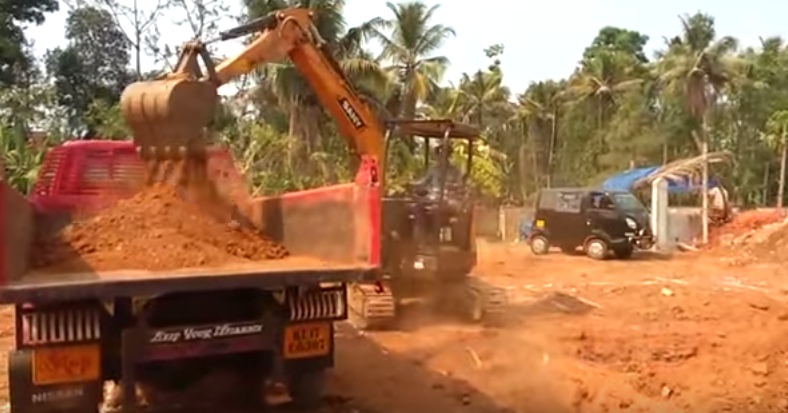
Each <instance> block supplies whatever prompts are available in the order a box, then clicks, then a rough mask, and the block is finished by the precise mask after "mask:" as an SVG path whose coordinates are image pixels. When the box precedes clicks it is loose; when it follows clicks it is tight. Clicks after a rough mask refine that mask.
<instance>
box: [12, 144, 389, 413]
mask: <svg viewBox="0 0 788 413" xmlns="http://www.w3.org/2000/svg"><path fill="white" fill-rule="evenodd" d="M211 153H212V157H211V160H210V161H209V166H211V165H212V166H216V167H217V168H219V166H220V164H225V165H226V166H227V167H228V168H232V160H231V159H230V158H229V153H226V152H222V151H220V152H216V153H214V152H211ZM88 155H90V156H88ZM121 155H122V156H121ZM213 155H216V156H213ZM225 158H227V159H225ZM222 159H224V160H225V161H227V162H219V161H220V160H222ZM141 166H142V165H141V161H139V160H138V158H136V156H135V152H134V147H133V146H132V145H131V143H130V142H99V141H80V142H75V143H74V144H66V145H62V146H59V147H57V148H54V149H51V150H50V152H49V154H48V155H47V157H46V158H45V161H44V164H43V166H42V170H41V172H40V174H39V180H38V182H37V183H36V185H35V188H34V191H33V193H31V194H30V195H29V196H28V197H24V196H22V195H21V194H19V193H17V192H16V191H14V190H13V189H11V188H10V187H9V186H8V185H7V183H6V182H2V181H0V194H1V195H2V199H0V206H2V210H0V227H1V229H2V231H1V233H2V237H3V238H2V239H0V247H2V248H1V249H2V251H0V252H2V254H0V261H2V262H0V303H2V304H10V305H13V306H14V309H15V315H14V318H15V346H14V348H12V349H9V351H8V380H9V393H10V412H11V413H39V412H41V413H48V412H59V413H91V412H97V411H98V409H99V408H100V406H107V405H109V406H107V407H114V408H116V409H117V410H119V411H122V412H136V411H139V410H140V409H139V408H140V406H139V402H140V401H141V400H140V399H139V398H138V397H135V393H136V391H135V388H136V387H137V386H138V385H140V386H142V385H143V384H144V385H145V386H146V387H147V388H153V389H156V390H160V391H161V394H173V392H175V393H177V391H178V390H180V389H184V388H189V386H190V384H195V383H198V382H200V381H201V380H202V379H204V378H206V377H210V375H211V373H212V372H213V371H214V370H212V369H214V368H216V369H218V370H219V371H220V372H222V373H225V372H228V371H229V372H230V373H231V377H241V380H240V382H239V383H241V384H239V385H238V386H237V387H236V386H234V385H233V386H231V387H230V388H231V389H233V390H236V389H237V388H238V387H240V388H242V389H244V390H243V391H240V393H241V394H242V395H244V397H240V398H239V400H237V402H238V403H241V404H243V405H245V406H249V405H250V404H253V405H257V404H258V403H262V402H264V398H263V397H262V395H263V394H264V391H263V390H264V389H265V388H267V387H268V388H271V387H272V388H274V389H276V390H277V391H276V393H279V394H281V393H282V390H287V391H288V392H289V395H290V398H291V399H292V401H293V402H294V403H295V404H297V405H302V406H313V405H316V404H318V403H320V402H321V400H322V395H321V392H322V383H323V380H324V372H325V371H326V369H329V368H331V367H332V366H333V363H334V322H336V321H340V320H344V319H346V318H347V308H348V302H347V285H348V284H351V283H357V282H375V280H376V277H377V266H376V265H374V264H373V263H371V262H372V261H371V259H370V254H371V251H373V249H372V247H373V246H374V244H373V241H372V240H374V237H373V235H374V231H375V226H374V225H373V224H372V223H373V222H374V221H370V217H369V215H367V214H366V213H365V212H364V211H367V210H369V209H370V208H374V206H375V205H377V204H378V203H375V202H372V200H374V199H376V195H374V193H372V192H370V191H371V190H372V191H374V190H375V189H376V188H371V187H367V186H364V185H361V184H355V183H350V184H344V185H337V186H332V187H326V188H318V189H315V190H309V191H303V192H297V193H289V194H284V195H281V196H276V197H268V198H259V199H256V200H254V202H252V203H251V204H250V205H248V208H249V210H248V211H244V215H245V216H246V217H248V218H249V220H250V222H251V224H253V225H256V226H258V227H261V228H265V229H266V234H267V235H269V238H271V239H273V240H274V241H276V242H279V243H280V244H282V245H283V246H284V247H285V248H287V250H288V251H289V252H290V254H291V256H290V257H287V258H284V259H281V260H269V261H266V262H257V263H251V264H248V265H247V264H242V265H240V266H232V267H217V268H210V267H202V268H184V269H178V270H172V271H143V270H138V269H133V268H129V269H128V270H120V271H107V272H100V271H93V270H91V269H90V268H89V267H88V266H87V264H85V267H84V270H80V271H70V272H68V273H64V272H54V270H52V271H45V272H40V271H38V272H37V271H36V270H34V269H32V268H31V265H30V262H31V259H30V257H33V259H34V258H35V254H36V253H37V251H36V249H35V244H34V238H35V236H34V234H35V233H36V232H44V233H46V232H50V231H56V230H58V229H59V228H62V227H63V225H65V224H67V223H68V222H69V221H70V220H71V216H73V215H74V212H76V211H75V208H74V207H77V206H87V205H90V203H91V202H94V201H99V200H102V202H104V201H103V200H105V196H110V195H111V194H112V193H113V192H107V191H105V190H104V189H102V188H104V187H105V186H107V185H110V186H114V187H116V188H122V187H123V186H122V185H119V186H118V184H122V182H119V181H123V180H125V179H129V178H130V177H131V178H133V177H134V176H136V175H137V174H138V172H139V170H141ZM220 169H221V168H220ZM135 170H136V171H137V172H135ZM230 172H231V173H232V172H234V170H230ZM225 175H226V174H221V176H225ZM93 179H98V180H97V181H94V180H93ZM94 182H97V183H100V184H101V186H100V187H99V186H94V185H93V183H94ZM96 205H98V204H96ZM77 210H78V209H77ZM326 217H332V218H331V219H327V218H326ZM221 377H226V376H221ZM109 383H115V384H116V385H115V389H116V390H117V389H121V391H116V392H115V393H113V394H112V395H111V396H110V397H105V393H107V392H106V391H105V390H104V389H105V385H106V384H109ZM271 383H275V384H274V385H273V386H271ZM246 386H248V388H247V387H246ZM106 387H109V386H106ZM245 398H251V399H254V400H241V399H245ZM148 401H150V400H148ZM235 401H236V400H232V402H235ZM232 402H223V404H222V406H221V408H220V410H222V409H224V408H227V409H231V406H232ZM179 403H180V402H179ZM203 406H204V405H203ZM151 407H154V408H156V407H160V408H163V409H168V408H169V407H168V406H166V405H165V406H157V405H156V403H153V405H152V406H151Z"/></svg>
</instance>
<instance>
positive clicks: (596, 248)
mask: <svg viewBox="0 0 788 413" xmlns="http://www.w3.org/2000/svg"><path fill="white" fill-rule="evenodd" d="M609 250H610V248H609V247H608V245H607V242H605V240H603V239H599V238H593V239H590V240H588V242H586V245H585V252H586V255H588V256H589V257H591V258H593V259H595V260H604V259H606V258H607V253H608V251H609Z"/></svg>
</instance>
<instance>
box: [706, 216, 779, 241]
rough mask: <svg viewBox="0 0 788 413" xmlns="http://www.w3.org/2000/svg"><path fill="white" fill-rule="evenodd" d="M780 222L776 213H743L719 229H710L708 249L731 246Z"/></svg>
mask: <svg viewBox="0 0 788 413" xmlns="http://www.w3.org/2000/svg"><path fill="white" fill-rule="evenodd" d="M780 220H782V216H781V215H780V213H779V212H777V211H759V210H753V211H744V212H742V213H740V214H738V215H736V216H735V217H734V218H733V220H732V221H731V222H729V223H727V224H725V225H723V226H721V227H714V228H710V231H709V244H708V246H709V247H716V246H720V245H731V244H734V243H736V242H735V241H736V240H737V239H739V238H741V237H743V236H745V235H747V234H749V233H752V232H753V231H756V230H758V229H760V228H763V227H765V226H767V225H769V224H773V223H775V222H778V221H780Z"/></svg>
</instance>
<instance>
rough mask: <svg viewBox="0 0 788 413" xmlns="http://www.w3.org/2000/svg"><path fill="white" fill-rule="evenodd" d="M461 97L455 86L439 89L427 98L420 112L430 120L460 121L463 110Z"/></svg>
mask: <svg viewBox="0 0 788 413" xmlns="http://www.w3.org/2000/svg"><path fill="white" fill-rule="evenodd" d="M460 97H461V94H460V92H459V91H458V90H457V88H455V87H454V86H449V87H442V88H439V89H438V90H436V91H435V92H434V93H432V94H431V95H430V96H428V97H427V99H426V101H425V102H424V103H425V104H424V106H422V107H420V108H419V112H420V114H421V115H423V116H425V117H426V118H428V119H453V120H458V118H459V113H460V111H461V109H462V108H461V99H460Z"/></svg>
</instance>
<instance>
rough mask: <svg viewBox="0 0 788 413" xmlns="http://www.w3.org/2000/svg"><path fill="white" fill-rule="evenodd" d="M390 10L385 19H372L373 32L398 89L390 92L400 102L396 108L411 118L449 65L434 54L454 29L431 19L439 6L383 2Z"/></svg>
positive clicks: (381, 58) (403, 115)
mask: <svg viewBox="0 0 788 413" xmlns="http://www.w3.org/2000/svg"><path fill="white" fill-rule="evenodd" d="M386 7H388V9H389V10H390V11H391V12H392V13H393V15H394V16H393V17H392V18H391V19H389V20H382V19H381V20H377V21H375V25H374V30H373V35H374V37H376V38H377V39H378V40H379V41H380V43H381V44H382V46H383V50H382V52H381V55H380V58H379V60H380V61H382V62H384V64H385V65H386V66H384V69H385V70H386V71H387V72H388V73H389V74H390V75H391V76H392V78H394V79H396V80H397V82H398V86H399V90H398V91H396V93H394V94H393V96H395V97H396V98H397V99H399V101H400V105H399V106H400V108H399V110H398V111H397V112H398V114H399V115H401V116H402V117H404V118H408V119H412V118H414V117H415V115H416V107H417V105H418V103H419V102H421V101H424V100H425V99H426V98H427V97H428V96H429V95H430V94H431V93H432V92H434V91H435V90H437V89H438V83H439V82H440V80H441V78H442V77H443V74H444V72H445V70H446V67H447V65H448V64H449V59H448V58H446V57H445V56H434V55H433V53H435V52H436V51H437V50H439V49H440V48H441V46H443V44H444V42H445V41H446V40H447V39H448V38H449V37H452V36H454V35H455V33H454V29H452V28H451V27H448V26H444V25H442V24H433V23H432V20H433V17H434V14H435V12H436V11H437V10H438V8H439V5H435V6H432V7H429V8H428V7H427V5H426V4H424V3H421V2H419V1H411V2H405V3H399V4H394V3H391V2H387V3H386Z"/></svg>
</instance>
